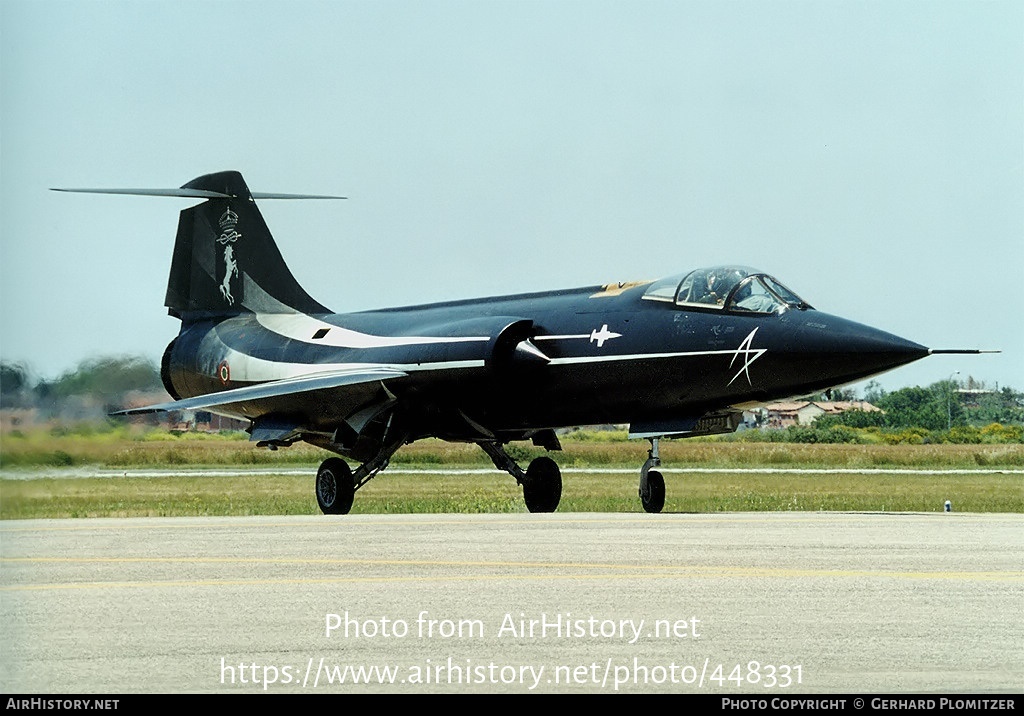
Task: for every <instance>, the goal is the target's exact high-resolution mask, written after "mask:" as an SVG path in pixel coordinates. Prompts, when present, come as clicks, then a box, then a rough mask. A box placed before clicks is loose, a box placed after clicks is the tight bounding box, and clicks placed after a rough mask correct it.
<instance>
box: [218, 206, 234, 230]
mask: <svg viewBox="0 0 1024 716" xmlns="http://www.w3.org/2000/svg"><path fill="white" fill-rule="evenodd" d="M237 225H238V214H236V213H235V212H233V211H231V207H230V206H229V207H228V210H227V211H225V212H224V214H223V215H222V216H221V217H220V228H221V231H233V230H234V228H235V227H236V226H237Z"/></svg>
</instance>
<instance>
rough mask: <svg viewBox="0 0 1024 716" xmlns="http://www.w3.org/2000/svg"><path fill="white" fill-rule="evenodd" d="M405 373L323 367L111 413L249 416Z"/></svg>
mask: <svg viewBox="0 0 1024 716" xmlns="http://www.w3.org/2000/svg"><path fill="white" fill-rule="evenodd" d="M406 375H407V373H405V372H403V371H400V370H396V369H394V368H388V367H386V366H379V367H375V366H370V367H364V368H359V369H354V370H335V371H325V372H322V373H314V374H311V375H304V376H299V377H296V378H285V379H283V380H275V381H271V382H268V383H260V384H259V385H250V386H246V387H244V388H233V389H231V390H224V391H220V392H217V393H207V394H206V395H197V396H195V397H194V398H183V399H181V400H172V401H170V402H167V403H157V404H155V405H146V406H143V407H141V408H128V409H127V410H119V411H117V412H115V413H112V415H145V414H147V413H159V412H164V411H169V410H210V411H211V412H215V413H216V412H223V413H224V414H227V415H233V416H239V417H241V416H244V417H253V413H254V412H257V413H264V412H269V411H270V409H271V408H276V407H279V406H281V405H283V404H287V403H293V404H296V401H294V400H289V399H290V398H293V397H295V396H302V397H301V400H302V401H303V402H313V401H314V400H315V398H316V394H317V393H323V392H333V391H336V389H339V388H356V387H362V388H371V389H376V388H377V387H378V384H379V383H381V382H382V381H385V380H392V379H395V378H402V377H404V376H406ZM353 392H356V393H362V392H364V391H361V390H355V391H353ZM261 406H262V408H261ZM254 407H255V408H257V409H256V410H255V411H254V410H252V408H254Z"/></svg>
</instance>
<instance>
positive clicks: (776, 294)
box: [644, 266, 810, 313]
mask: <svg viewBox="0 0 1024 716" xmlns="http://www.w3.org/2000/svg"><path fill="white" fill-rule="evenodd" d="M644 298H645V299H648V300H651V301H668V302H672V303H675V304H676V305H677V306H681V307H684V308H702V309H712V310H717V311H737V312H741V313H777V312H780V311H783V310H786V309H788V308H810V306H809V305H808V304H807V303H806V302H805V301H804V300H803V299H802V298H800V297H799V296H797V295H796V294H795V293H793V292H792V291H790V290H789V289H788V288H786V287H785V286H783V285H782V284H781V283H779V282H778V281H776V280H775V279H774V278H773V277H772V276H769V275H768V274H766V273H764V272H762V271H758V270H757V269H752V268H750V267H749V266H713V267H711V268H704V269H697V270H695V271H691V272H690V273H688V274H686V275H677V276H669V277H668V278H663V279H661V280H660V281H655V282H654V283H653V284H651V286H650V288H648V289H647V291H646V293H644Z"/></svg>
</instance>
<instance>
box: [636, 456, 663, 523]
mask: <svg viewBox="0 0 1024 716" xmlns="http://www.w3.org/2000/svg"><path fill="white" fill-rule="evenodd" d="M659 441H660V438H651V449H650V450H648V451H647V462H645V463H644V466H643V467H642V468H640V504H641V505H643V508H644V512H651V513H656V512H661V510H662V508H664V507H665V478H664V477H663V476H662V474H661V472H659V471H658V470H653V469H651V468H655V467H661V457H659V456H658V442H659Z"/></svg>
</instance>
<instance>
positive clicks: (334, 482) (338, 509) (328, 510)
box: [316, 438, 405, 515]
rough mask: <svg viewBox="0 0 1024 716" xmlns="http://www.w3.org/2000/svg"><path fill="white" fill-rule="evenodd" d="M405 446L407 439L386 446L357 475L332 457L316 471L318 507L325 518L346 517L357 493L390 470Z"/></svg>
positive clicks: (342, 462)
mask: <svg viewBox="0 0 1024 716" xmlns="http://www.w3.org/2000/svg"><path fill="white" fill-rule="evenodd" d="M404 443H405V440H404V438H401V439H398V440H395V441H394V442H391V443H387V444H385V445H384V446H383V447H382V448H381V451H380V452H379V453H377V455H376V456H375V457H374V458H373V459H372V460H369V461H368V462H365V463H363V464H362V465H360V466H359V467H358V468H356V471H355V472H352V469H351V468H350V467H349V466H348V463H347V462H345V461H344V460H342V459H341V458H340V457H329V458H327V459H326V460H324V461H323V463H321V465H320V469H319V470H317V471H316V503H317V504H318V505H319V506H320V511H321V512H323V513H324V514H325V515H347V514H348V512H349V510H351V509H352V500H353V498H354V497H355V494H356V490H358V489H359V488H360V487H362V486H363V485H365V484H366V483H368V482H369V481H370V480H372V479H373V478H374V477H376V476H377V473H379V472H380V471H381V470H383V469H384V468H386V467H387V466H388V462H389V461H390V460H391V456H392V455H394V454H395V452H397V450H398V448H400V447H401V446H402V445H403V444H404Z"/></svg>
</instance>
